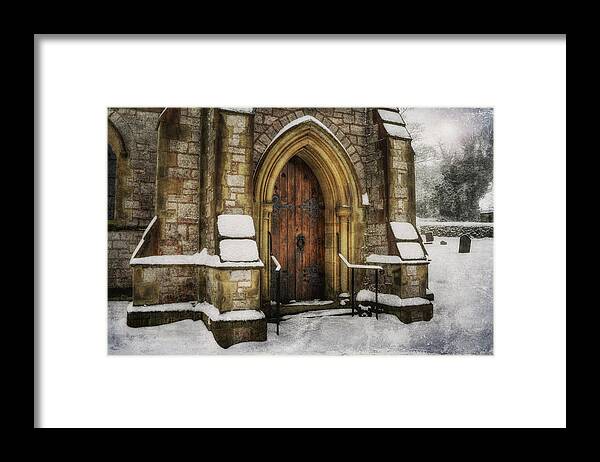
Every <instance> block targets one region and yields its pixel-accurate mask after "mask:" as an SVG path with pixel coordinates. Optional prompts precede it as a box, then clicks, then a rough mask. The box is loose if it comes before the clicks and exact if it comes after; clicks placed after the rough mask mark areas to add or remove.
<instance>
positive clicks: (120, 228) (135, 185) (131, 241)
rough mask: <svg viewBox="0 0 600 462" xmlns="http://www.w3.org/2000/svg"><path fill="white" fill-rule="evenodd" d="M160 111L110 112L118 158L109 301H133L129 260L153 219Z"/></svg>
mask: <svg viewBox="0 0 600 462" xmlns="http://www.w3.org/2000/svg"><path fill="white" fill-rule="evenodd" d="M160 111H161V109H156V108H109V109H108V144H110V145H111V147H112V148H113V152H115V154H116V155H117V180H116V182H117V185H116V201H115V202H116V203H115V217H114V219H113V220H109V222H108V293H109V298H128V299H130V298H131V286H132V282H131V278H132V271H131V268H130V267H129V259H130V258H131V254H132V253H133V250H134V249H135V246H136V245H137V243H138V241H139V239H140V237H141V235H142V232H143V230H144V229H145V227H146V226H147V225H148V223H149V222H150V220H151V219H152V217H153V216H154V196H155V175H156V123H157V121H158V116H159V114H160Z"/></svg>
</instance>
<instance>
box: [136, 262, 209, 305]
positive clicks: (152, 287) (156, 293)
mask: <svg viewBox="0 0 600 462" xmlns="http://www.w3.org/2000/svg"><path fill="white" fill-rule="evenodd" d="M197 297H198V268H197V267H195V266H135V267H134V270H133V304H134V305H157V304H161V303H176V302H182V301H191V300H196V299H197Z"/></svg>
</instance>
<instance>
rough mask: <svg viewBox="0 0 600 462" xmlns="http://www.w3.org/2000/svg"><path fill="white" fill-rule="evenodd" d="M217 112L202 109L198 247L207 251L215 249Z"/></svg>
mask: <svg viewBox="0 0 600 462" xmlns="http://www.w3.org/2000/svg"><path fill="white" fill-rule="evenodd" d="M218 117H219V113H218V111H217V110H216V109H203V111H202V133H203V134H204V136H202V138H201V147H200V149H201V154H200V204H201V207H200V248H204V247H206V249H207V250H208V251H209V253H211V254H214V253H215V250H216V246H215V244H216V223H217V213H216V197H217V184H216V183H217V173H216V166H217V161H216V158H217V148H218V143H217V141H218V139H217V136H218V122H219V119H218Z"/></svg>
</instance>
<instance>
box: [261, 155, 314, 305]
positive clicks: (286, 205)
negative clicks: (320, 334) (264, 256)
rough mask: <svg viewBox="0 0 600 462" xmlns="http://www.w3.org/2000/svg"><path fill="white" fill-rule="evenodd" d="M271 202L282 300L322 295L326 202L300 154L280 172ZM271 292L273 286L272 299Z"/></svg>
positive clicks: (273, 242)
mask: <svg viewBox="0 0 600 462" xmlns="http://www.w3.org/2000/svg"><path fill="white" fill-rule="evenodd" d="M272 203H273V212H272V215H271V254H272V255H275V256H276V257H277V259H278V260H279V262H280V264H281V275H280V279H281V299H282V301H284V302H287V301H290V300H295V301H300V300H314V299H321V298H323V297H324V295H325V293H324V290H325V284H324V280H325V201H324V199H323V194H322V192H321V187H320V185H319V180H318V179H317V177H316V176H315V174H314V173H313V171H312V170H311V168H310V167H309V166H308V164H307V163H306V162H304V161H303V160H302V159H301V158H300V157H298V156H295V157H292V158H291V159H290V160H289V161H288V163H287V164H286V165H285V167H283V169H282V170H281V172H280V173H279V175H278V177H277V180H276V182H275V188H274V191H273V197H272ZM274 279H275V278H274V275H273V274H272V275H271V280H272V281H273V280H274ZM274 293H275V288H274V287H272V288H271V298H274V295H273V294H274Z"/></svg>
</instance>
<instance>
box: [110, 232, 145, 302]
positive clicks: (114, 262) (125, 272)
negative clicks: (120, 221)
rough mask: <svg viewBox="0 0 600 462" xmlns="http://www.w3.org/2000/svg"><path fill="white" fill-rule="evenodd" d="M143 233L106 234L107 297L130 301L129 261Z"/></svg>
mask: <svg viewBox="0 0 600 462" xmlns="http://www.w3.org/2000/svg"><path fill="white" fill-rule="evenodd" d="M142 233H143V231H136V230H122V231H109V232H108V297H109V299H121V298H123V299H131V268H130V266H129V259H130V258H131V255H132V254H133V251H134V250H135V247H136V246H137V244H138V242H139V240H140V238H141V237H142Z"/></svg>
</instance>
